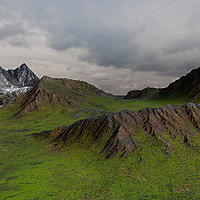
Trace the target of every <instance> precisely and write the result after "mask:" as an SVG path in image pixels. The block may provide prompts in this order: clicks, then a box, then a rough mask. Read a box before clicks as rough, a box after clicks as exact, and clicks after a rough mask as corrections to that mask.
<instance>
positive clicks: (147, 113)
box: [0, 76, 200, 200]
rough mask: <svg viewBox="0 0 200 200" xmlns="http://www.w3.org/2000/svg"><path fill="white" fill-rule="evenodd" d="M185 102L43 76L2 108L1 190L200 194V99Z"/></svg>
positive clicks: (116, 195)
mask: <svg viewBox="0 0 200 200" xmlns="http://www.w3.org/2000/svg"><path fill="white" fill-rule="evenodd" d="M196 82H198V79H197V80H196ZM194 85H196V84H194ZM197 85H198V84H197ZM192 90H195V89H192V88H191V91H192ZM187 102H188V99H185V98H182V97H181V98H171V99H168V98H159V99H153V98H150V99H149V98H144V99H138V100H128V101H127V100H123V99H119V98H114V97H113V96H112V95H110V94H107V93H105V92H103V91H101V90H99V89H97V88H96V87H94V86H92V85H90V84H88V83H86V82H83V81H75V80H70V79H54V78H50V77H46V76H45V77H43V78H42V79H41V80H40V81H39V82H38V84H36V85H35V86H34V87H33V88H32V89H31V90H30V91H28V92H27V93H25V94H23V95H22V96H20V97H19V98H18V99H17V101H16V102H15V103H14V104H12V105H11V106H9V107H4V108H3V109H1V110H0V191H1V192H0V198H1V199H11V198H12V199H130V200H131V199H138V200H147V199H149V200H150V199H173V200H174V199H177V200H178V199H199V196H200V192H199V191H200V190H199V185H200V171H199V169H200V156H199V152H200V130H199V129H200V124H199V121H200V114H199V113H200V106H199V105H198V104H193V103H188V104H185V103H187ZM169 103H170V104H172V105H168V104H169ZM175 105H179V106H175ZM180 105H183V106H180ZM125 109H126V110H125ZM122 110H123V111H122ZM94 112H95V114H94ZM101 113H104V114H103V115H100V114H101ZM94 116H98V117H94ZM88 117H89V118H88ZM55 127H57V128H55ZM106 158H107V159H106Z"/></svg>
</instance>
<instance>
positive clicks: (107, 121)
mask: <svg viewBox="0 0 200 200" xmlns="http://www.w3.org/2000/svg"><path fill="white" fill-rule="evenodd" d="M141 133H144V134H145V135H146V136H148V137H151V138H152V140H154V141H155V142H156V143H157V145H159V146H160V148H161V151H162V152H163V153H165V154H170V153H171V152H172V151H173V150H174V149H176V146H174V145H173V143H172V142H171V141H175V140H176V141H178V142H180V143H181V144H182V145H187V146H188V147H189V146H190V144H191V143H192V141H193V137H194V136H200V105H196V104H193V103H188V104H186V105H183V106H173V105H167V106H164V107H162V108H145V109H143V110H140V111H137V112H131V111H122V112H119V113H116V114H113V115H102V116H99V117H97V118H89V119H85V120H80V121H78V122H76V123H74V124H72V125H71V126H69V127H60V128H59V127H58V128H56V129H54V130H53V131H49V133H48V134H49V135H51V138H52V141H53V143H54V144H55V145H59V144H60V145H65V144H73V143H80V144H85V145H89V146H90V145H96V146H100V147H101V152H102V153H104V154H105V156H106V158H108V157H110V156H112V155H115V154H117V155H119V156H124V155H128V154H129V153H131V152H134V150H135V149H136V148H141V149H142V148H143V142H142V141H141V140H140V134H141ZM48 134H47V135H48ZM47 135H46V137H48V136H47Z"/></svg>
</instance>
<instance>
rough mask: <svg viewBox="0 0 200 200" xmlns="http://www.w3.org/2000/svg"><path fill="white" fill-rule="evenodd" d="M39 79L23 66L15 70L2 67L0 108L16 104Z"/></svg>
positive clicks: (0, 71)
mask: <svg viewBox="0 0 200 200" xmlns="http://www.w3.org/2000/svg"><path fill="white" fill-rule="evenodd" d="M38 81H39V78H38V77H37V76H36V75H35V74H34V73H33V72H32V71H31V69H29V68H28V67H27V65H26V64H22V65H21V66H20V67H18V68H16V69H14V70H11V69H9V70H5V69H3V68H2V67H0V106H3V105H8V104H11V103H14V102H15V100H16V98H17V97H18V96H19V95H21V94H23V93H25V92H27V91H29V90H30V89H31V88H32V87H33V86H34V85H35V84H36V83H38Z"/></svg>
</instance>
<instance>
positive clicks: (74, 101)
mask: <svg viewBox="0 0 200 200" xmlns="http://www.w3.org/2000/svg"><path fill="white" fill-rule="evenodd" d="M95 95H96V96H100V97H109V98H114V97H113V96H112V95H111V94H108V93H105V92H104V91H102V90H99V89H98V88H96V87H94V86H93V85H90V84H88V83H86V82H84V81H76V80H71V79H66V78H51V77H48V76H44V77H43V78H42V79H41V80H40V81H39V82H38V84H37V85H36V86H35V87H34V88H33V89H32V90H30V91H29V92H27V93H25V94H24V95H22V96H21V97H20V98H18V99H17V102H18V103H19V104H20V106H19V107H20V110H19V111H18V113H17V114H16V117H22V116H24V115H26V114H28V113H30V112H32V111H37V110H39V109H40V108H42V106H43V105H44V104H45V103H48V104H50V105H51V106H53V107H56V106H59V105H61V106H65V107H68V108H72V109H73V108H79V109H81V108H84V107H86V106H85V105H84V103H88V98H89V97H94V96H95Z"/></svg>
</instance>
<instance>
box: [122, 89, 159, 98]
mask: <svg viewBox="0 0 200 200" xmlns="http://www.w3.org/2000/svg"><path fill="white" fill-rule="evenodd" d="M159 91H160V89H159V88H151V87H147V88H144V89H142V90H131V91H129V92H128V93H127V95H126V96H125V97H124V99H135V98H145V97H151V96H153V95H154V94H156V93H158V92H159Z"/></svg>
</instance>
